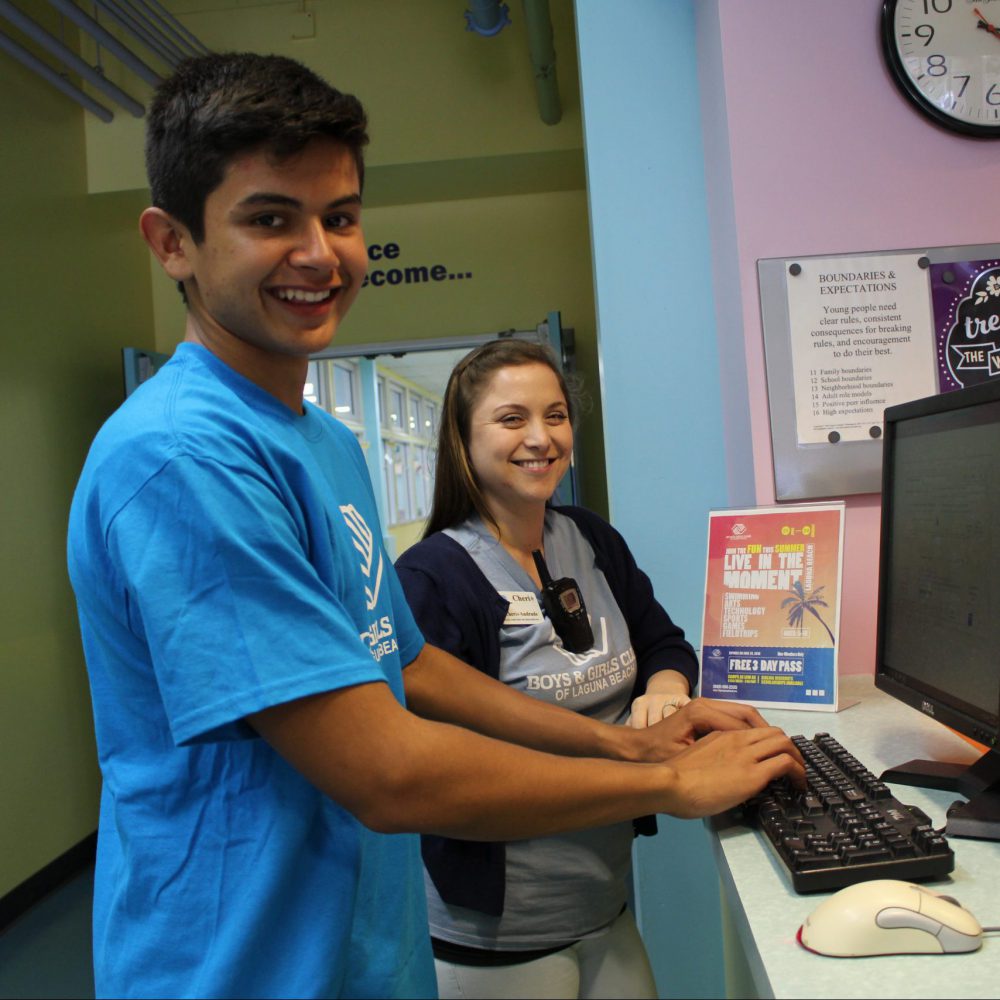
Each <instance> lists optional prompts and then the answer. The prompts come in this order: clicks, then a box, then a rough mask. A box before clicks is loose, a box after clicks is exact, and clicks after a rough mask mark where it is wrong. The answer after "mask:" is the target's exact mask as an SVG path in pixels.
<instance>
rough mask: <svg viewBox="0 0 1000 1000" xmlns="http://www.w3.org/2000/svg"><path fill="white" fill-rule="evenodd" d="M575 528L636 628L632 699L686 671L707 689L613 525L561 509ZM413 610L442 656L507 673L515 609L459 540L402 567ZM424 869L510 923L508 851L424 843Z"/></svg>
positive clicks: (461, 898) (448, 897) (643, 824)
mask: <svg viewBox="0 0 1000 1000" xmlns="http://www.w3.org/2000/svg"><path fill="white" fill-rule="evenodd" d="M552 509H553V510H555V511H557V512H558V513H560V514H563V515H565V516H566V517H568V518H570V519H571V520H572V521H573V522H574V523H575V524H576V525H577V527H578V528H579V529H580V531H581V533H582V534H583V536H584V538H586V539H587V541H588V542H589V543H590V546H591V548H592V549H593V550H594V555H595V557H596V559H595V562H596V565H597V568H598V569H600V570H601V572H602V573H604V576H605V577H606V579H607V581H608V585H609V586H610V588H611V592H612V594H613V595H614V597H615V600H616V602H617V603H618V606H619V607H620V608H621V610H622V614H623V615H624V616H625V621H626V623H627V624H628V630H629V637H630V639H631V640H632V648H633V650H634V651H635V654H636V680H635V687H634V688H633V691H632V697H633V698H637V697H639V695H641V694H642V693H643V692H644V691H645V690H646V682H647V681H648V680H649V678H650V677H651V676H652V675H653V674H655V673H657V672H658V671H660V670H668V669H669V670H676V671H678V672H679V673H682V674H683V675H684V676H685V677H687V679H688V683H689V684H690V686H691V690H692V692H693V691H694V688H695V685H696V684H697V682H698V659H697V656H696V655H695V651H694V648H693V647H692V646H691V644H690V643H689V642H687V641H686V640H685V638H684V632H683V630H682V629H680V628H679V627H678V626H677V625H675V624H674V623H673V621H672V620H671V618H670V616H669V615H668V614H667V612H666V611H665V610H664V609H663V607H662V606H661V605H660V603H659V602H658V601H657V600H656V598H655V596H654V595H653V586H652V584H651V583H650V580H649V577H648V576H646V574H645V573H643V571H642V570H641V569H639V567H638V566H637V565H636V562H635V559H634V558H633V557H632V553H631V552H630V551H629V548H628V546H627V545H626V543H625V539H624V538H622V536H621V535H620V534H619V533H618V532H617V531H616V530H615V529H614V528H613V527H611V525H610V524H608V523H607V521H605V520H603V519H602V518H600V517H598V516H597V515H596V514H594V513H592V512H591V511H588V510H585V509H584V508H583V507H553V508H552ZM396 571H397V572H398V574H399V579H400V581H401V582H402V584H403V590H404V591H405V593H406V599H407V602H408V603H409V605H410V608H411V609H412V610H413V615H414V617H415V618H416V620H417V624H418V625H419V626H420V630H421V631H422V632H423V634H424V638H425V639H426V640H427V641H428V642H429V643H431V645H433V646H439V647H440V648H441V649H444V650H447V651H448V652H449V653H452V654H453V655H454V656H457V657H458V658H459V659H460V660H464V661H465V662H466V663H469V664H471V665H472V666H474V667H476V668H478V669H479V670H481V671H483V673H485V674H489V675H490V676H491V677H499V673H500V627H501V626H502V624H503V621H504V619H505V618H506V617H507V608H508V603H507V601H506V600H504V598H502V597H501V596H500V595H499V594H498V593H497V592H496V590H495V589H494V588H493V586H492V585H491V584H490V582H489V581H488V580H487V579H486V577H485V576H484V575H483V573H482V571H481V570H480V569H479V567H478V566H477V565H476V563H475V561H474V560H473V558H472V557H471V556H470V555H469V553H468V552H466V550H465V549H464V548H463V547H462V546H461V545H459V543H458V542H456V541H455V540H454V539H453V538H451V537H450V536H448V535H445V534H443V533H442V532H436V533H435V534H433V535H431V536H430V537H429V538H426V539H424V540H423V541H422V542H419V543H418V544H416V545H414V546H412V547H411V548H409V549H407V550H406V551H405V552H404V553H403V554H402V555H401V556H400V557H399V559H398V560H397V562H396ZM635 825H636V832H637V833H642V834H652V833H655V832H656V819H655V817H653V816H644V817H641V818H640V819H637V820H636V821H635ZM421 850H422V853H423V859H424V864H425V866H426V867H427V870H428V872H429V873H430V876H431V879H432V880H433V882H434V885H435V887H436V888H437V891H438V893H439V894H440V896H441V898H442V899H443V900H444V901H445V902H446V903H452V904H454V905H456V906H464V907H467V908H469V909H473V910H478V911H479V912H481V913H488V914H490V915H492V916H500V914H502V913H503V900H504V883H505V877H504V876H505V865H506V855H505V848H504V845H503V844H502V843H488V842H484V841H467V840H452V839H450V838H447V837H436V836H424V837H422V838H421Z"/></svg>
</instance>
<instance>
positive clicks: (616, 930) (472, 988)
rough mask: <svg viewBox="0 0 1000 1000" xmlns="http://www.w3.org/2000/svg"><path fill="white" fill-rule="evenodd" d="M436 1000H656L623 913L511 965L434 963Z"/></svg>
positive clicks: (634, 930)
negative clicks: (599, 929)
mask: <svg viewBox="0 0 1000 1000" xmlns="http://www.w3.org/2000/svg"><path fill="white" fill-rule="evenodd" d="M434 966H435V969H436V971H437V981H438V993H439V994H440V996H441V1000H466V998H476V1000H493V998H496V1000H505V998H510V1000H519V998H524V1000H528V998H531V997H537V998H538V1000H598V998H611V997H622V998H634V1000H656V984H655V983H654V981H653V972H652V970H651V969H650V967H649V959H648V957H647V956H646V949H645V948H644V947H643V944H642V938H640V937H639V931H638V929H637V928H636V926H635V920H634V919H633V918H632V914H631V912H630V911H629V910H625V911H624V912H623V913H622V914H621V916H619V917H618V919H617V920H615V921H613V922H612V923H611V924H610V926H609V927H608V928H607V930H605V931H604V933H602V934H599V935H597V936H596V937H590V938H585V939H584V940H582V941H577V943H576V944H572V945H570V946H569V947H567V948H563V949H562V951H557V952H553V953H552V954H551V955H546V956H545V957H544V958H536V959H534V960H533V961H531V962H520V963H518V964H517V965H486V966H479V965H456V964H454V963H453V962H442V961H441V960H440V959H437V958H436V959H434Z"/></svg>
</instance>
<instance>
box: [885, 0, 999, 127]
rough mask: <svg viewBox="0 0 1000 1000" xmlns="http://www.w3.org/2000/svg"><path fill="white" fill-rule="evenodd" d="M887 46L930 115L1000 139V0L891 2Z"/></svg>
mask: <svg viewBox="0 0 1000 1000" xmlns="http://www.w3.org/2000/svg"><path fill="white" fill-rule="evenodd" d="M882 45H883V49H884V51H885V56H886V61H887V63H888V65H889V69H890V71H891V72H892V75H893V77H894V78H895V80H896V82H897V83H898V84H899V85H900V87H901V88H902V90H903V93H904V94H905V95H906V96H907V97H908V98H909V99H910V100H911V101H912V102H913V103H914V104H916V106H917V107H918V108H920V110H921V111H923V112H924V114H926V115H928V116H930V117H931V118H933V119H934V120H935V121H936V122H937V123H938V124H940V125H944V126H945V127H947V128H950V129H952V130H954V131H956V132H962V133H964V134H966V135H977V136H992V137H994V138H1000V0H885V3H884V4H883V7H882Z"/></svg>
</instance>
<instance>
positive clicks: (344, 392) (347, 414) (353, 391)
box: [331, 361, 361, 420]
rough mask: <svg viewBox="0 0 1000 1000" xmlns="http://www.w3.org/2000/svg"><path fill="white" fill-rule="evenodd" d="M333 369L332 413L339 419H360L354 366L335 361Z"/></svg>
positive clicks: (356, 374)
mask: <svg viewBox="0 0 1000 1000" xmlns="http://www.w3.org/2000/svg"><path fill="white" fill-rule="evenodd" d="M331 367H332V368H333V400H334V403H333V412H334V413H335V414H336V415H337V416H338V417H340V418H341V419H345V418H353V419H354V420H360V419H361V407H360V406H359V405H358V370H357V368H356V367H355V366H354V365H351V364H344V363H343V362H341V361H336V362H334V363H333V365H332V366H331Z"/></svg>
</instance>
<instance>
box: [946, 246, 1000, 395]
mask: <svg viewBox="0 0 1000 1000" xmlns="http://www.w3.org/2000/svg"><path fill="white" fill-rule="evenodd" d="M930 272H931V297H932V301H933V306H934V333H935V340H936V343H937V376H938V391H940V392H950V391H951V390H952V389H963V388H965V387H966V386H970V385H978V384H979V383H980V382H988V381H989V380H990V379H994V378H996V377H997V376H998V375H1000V260H959V261H953V262H951V263H946V264H931V266H930Z"/></svg>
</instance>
